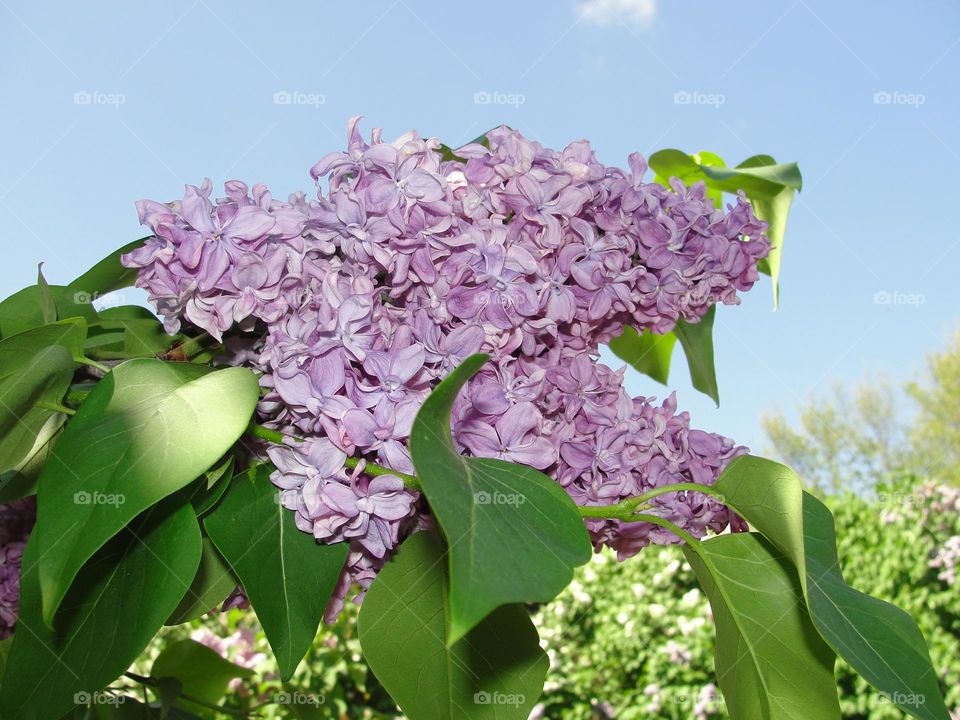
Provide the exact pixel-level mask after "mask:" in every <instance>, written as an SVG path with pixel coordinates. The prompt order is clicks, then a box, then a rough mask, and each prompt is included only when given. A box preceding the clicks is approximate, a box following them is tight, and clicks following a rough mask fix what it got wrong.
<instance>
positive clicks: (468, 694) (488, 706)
mask: <svg viewBox="0 0 960 720" xmlns="http://www.w3.org/2000/svg"><path fill="white" fill-rule="evenodd" d="M446 583H447V572H446V558H445V557H444V552H443V547H442V545H441V543H440V542H439V540H438V539H437V538H436V537H434V536H432V535H431V534H429V533H426V532H420V533H417V534H415V535H413V536H412V537H410V538H408V539H407V540H406V542H404V543H403V545H401V547H400V549H399V551H398V552H397V554H396V556H395V557H394V558H393V559H392V560H391V561H390V562H389V563H387V565H386V567H384V569H383V570H381V571H380V574H379V575H378V576H377V579H376V580H375V581H374V583H373V585H372V586H371V588H370V590H369V592H368V593H367V596H366V598H365V599H364V601H363V606H362V607H361V608H360V619H359V625H358V632H359V635H360V645H361V647H362V648H363V654H364V657H365V658H366V660H367V662H368V663H369V664H370V667H371V668H372V669H373V671H374V673H375V674H376V676H377V679H378V680H380V682H381V683H382V684H383V686H384V687H385V688H386V689H387V692H389V693H390V695H391V696H392V697H393V699H394V700H395V701H396V702H397V704H398V705H399V706H400V708H401V709H402V710H403V712H404V713H405V715H406V716H407V717H408V718H410V720H464V719H465V718H469V720H526V718H527V717H528V716H529V715H530V711H531V709H532V708H533V706H534V704H535V703H536V701H537V699H538V698H539V696H540V693H541V691H542V688H543V680H544V677H545V675H546V672H547V668H548V666H549V661H548V660H547V657H546V655H545V654H544V652H543V650H541V649H540V645H539V642H538V639H537V631H536V629H535V628H534V627H533V623H531V622H530V618H529V617H528V616H527V613H526V611H525V610H524V609H523V607H521V606H519V605H508V606H505V607H501V608H499V609H498V610H496V611H495V612H494V613H492V614H491V615H490V616H489V617H487V618H486V619H485V620H484V621H483V622H481V623H480V624H479V625H477V626H476V627H475V628H474V629H473V630H471V631H470V632H469V633H468V634H467V635H466V636H464V637H462V638H460V639H459V640H456V641H451V638H450V636H449V635H448V628H447V621H446V618H445V615H446V612H447V604H446V599H445V594H446V587H445V586H446Z"/></svg>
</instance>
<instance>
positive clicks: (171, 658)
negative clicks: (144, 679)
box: [150, 639, 253, 707]
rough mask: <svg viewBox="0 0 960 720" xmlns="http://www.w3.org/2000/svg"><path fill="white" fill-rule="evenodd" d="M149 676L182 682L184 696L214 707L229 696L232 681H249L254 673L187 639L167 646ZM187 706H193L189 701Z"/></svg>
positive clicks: (155, 661)
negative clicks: (224, 697)
mask: <svg viewBox="0 0 960 720" xmlns="http://www.w3.org/2000/svg"><path fill="white" fill-rule="evenodd" d="M150 675H151V676H152V677H155V678H174V679H176V680H179V681H180V683H181V684H182V688H183V694H184V695H189V696H190V697H191V698H195V699H197V700H202V701H204V702H207V703H210V704H215V703H218V702H220V700H221V699H222V698H223V696H224V695H225V694H226V692H227V685H229V684H230V681H231V680H233V679H234V678H248V677H250V676H251V675H253V670H249V669H248V668H243V667H240V666H239V665H236V664H234V663H232V662H230V661H228V660H225V659H224V658H222V657H220V655H218V654H217V653H215V652H214V651H213V650H211V649H210V648H208V647H207V646H206V645H201V644H200V643H198V642H195V641H194V640H189V639H187V640H179V641H177V642H173V643H170V644H169V645H167V646H166V647H165V648H164V649H163V650H162V651H161V653H160V654H159V655H158V656H157V659H156V660H154V661H153V665H152V666H151V668H150ZM185 704H186V705H187V706H188V707H189V706H190V703H188V702H187V703H185Z"/></svg>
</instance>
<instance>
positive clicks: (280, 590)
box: [203, 465, 347, 681]
mask: <svg viewBox="0 0 960 720" xmlns="http://www.w3.org/2000/svg"><path fill="white" fill-rule="evenodd" d="M271 469H272V468H271V466H269V465H259V466H256V467H254V468H251V469H250V470H249V471H248V472H245V473H243V474H241V475H238V476H236V477H234V478H233V480H232V481H231V482H230V487H229V488H228V490H227V493H226V495H224V496H223V499H222V500H221V501H220V503H219V504H218V505H217V506H216V509H214V511H213V512H211V513H210V514H209V515H207V517H206V518H205V519H204V521H203V524H204V527H205V528H206V530H207V533H209V535H210V538H211V539H212V540H213V542H214V544H215V545H216V546H217V549H218V550H219V551H220V553H221V554H222V555H223V557H224V558H226V560H227V562H228V563H229V564H230V566H231V567H232V568H233V570H234V572H235V573H236V574H237V577H239V578H240V583H241V585H243V589H244V592H246V594H247V597H248V598H249V599H250V604H251V605H252V606H253V609H254V611H255V612H256V613H257V619H258V620H259V621H260V624H261V625H262V626H263V630H264V633H265V634H266V636H267V640H268V641H269V642H270V647H271V648H273V652H274V655H276V657H277V664H278V665H279V666H280V677H281V679H282V680H284V681H286V680H288V679H289V678H290V677H291V676H292V675H293V673H294V671H295V670H296V669H297V665H298V664H299V663H300V661H301V660H302V659H303V656H304V655H305V654H306V652H307V650H309V649H310V644H311V643H312V642H313V639H314V637H315V636H316V634H317V627H318V626H319V625H320V620H321V619H322V618H323V611H324V609H325V608H326V605H327V601H328V600H329V599H330V595H331V593H332V592H333V588H334V586H335V585H336V583H337V578H338V577H339V576H340V571H341V570H342V569H343V564H344V562H345V561H346V559H347V545H346V543H338V544H336V545H326V544H318V543H317V541H316V540H315V539H314V538H313V537H312V536H311V535H309V534H307V533H304V532H301V531H300V530H298V529H297V526H296V523H295V521H294V516H293V513H292V512H290V511H289V510H287V509H286V508H284V507H283V505H281V504H280V499H279V491H278V489H277V488H276V487H275V486H274V485H273V484H272V483H271V482H270V471H271Z"/></svg>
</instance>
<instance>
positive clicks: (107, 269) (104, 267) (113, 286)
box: [67, 237, 149, 296]
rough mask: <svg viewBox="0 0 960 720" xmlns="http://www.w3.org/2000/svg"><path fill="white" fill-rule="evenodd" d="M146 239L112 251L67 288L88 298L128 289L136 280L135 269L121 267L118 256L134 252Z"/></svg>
mask: <svg viewBox="0 0 960 720" xmlns="http://www.w3.org/2000/svg"><path fill="white" fill-rule="evenodd" d="M147 239H149V238H145V237H144V238H140V239H139V240H134V241H133V242H129V243H127V244H126V245H124V246H123V247H122V248H119V249H118V250H114V251H113V252H112V253H110V254H109V255H107V256H106V257H105V258H104V259H103V260H101V261H100V262H98V263H97V264H96V265H94V266H93V267H92V268H90V269H89V270H87V271H86V272H85V273H83V275H81V276H80V277H78V278H77V279H76V280H74V281H73V282H71V283H70V284H69V285H68V286H67V287H69V288H71V289H72V290H74V291H75V292H82V293H86V294H88V295H90V296H96V295H99V294H102V293H108V292H113V291H114V290H120V289H122V288H125V287H130V286H131V285H133V283H134V282H135V281H136V279H137V269H136V268H128V267H124V266H123V265H121V264H120V256H121V255H126V254H127V253H128V252H130V251H131V250H136V249H137V248H138V247H140V246H141V245H143V242H144V240H147Z"/></svg>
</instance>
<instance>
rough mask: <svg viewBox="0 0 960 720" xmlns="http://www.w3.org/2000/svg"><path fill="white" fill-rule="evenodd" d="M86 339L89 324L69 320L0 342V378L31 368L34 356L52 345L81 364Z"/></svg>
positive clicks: (82, 320) (42, 326)
mask: <svg viewBox="0 0 960 720" xmlns="http://www.w3.org/2000/svg"><path fill="white" fill-rule="evenodd" d="M86 336H87V323H86V321H85V320H84V319H83V318H70V319H69V320H61V321H60V322H54V323H50V324H48V325H41V326H39V327H35V328H33V329H32V330H25V331H24V332H21V333H17V334H16V335H10V336H9V337H5V338H4V339H3V340H2V341H0V377H3V376H5V375H8V374H10V373H12V372H14V371H15V370H16V369H17V368H21V367H23V366H24V365H26V364H28V363H29V360H30V358H31V357H32V356H33V355H34V354H35V353H37V352H38V351H40V350H42V349H44V348H46V347H50V346H51V345H62V346H63V347H65V348H66V349H67V350H68V351H69V353H70V356H71V357H72V358H73V359H74V361H76V362H81V361H82V360H83V359H84V357H83V343H84V339H85V338H86Z"/></svg>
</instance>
